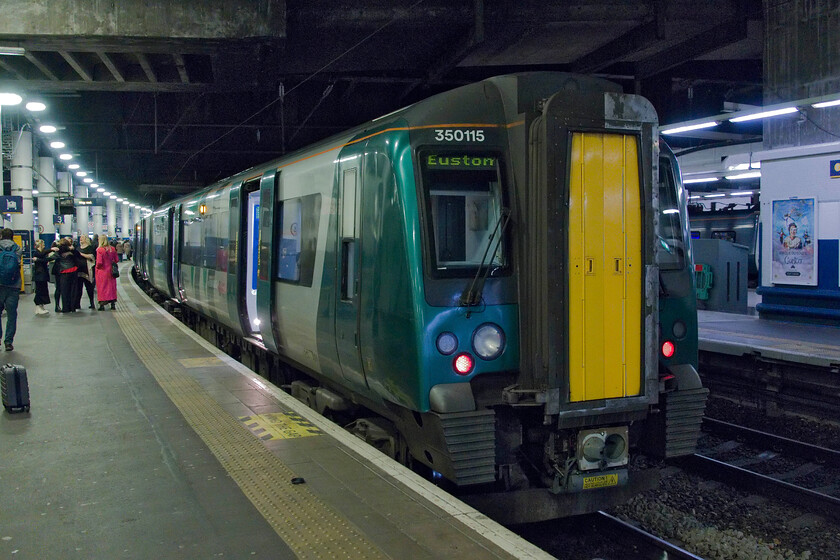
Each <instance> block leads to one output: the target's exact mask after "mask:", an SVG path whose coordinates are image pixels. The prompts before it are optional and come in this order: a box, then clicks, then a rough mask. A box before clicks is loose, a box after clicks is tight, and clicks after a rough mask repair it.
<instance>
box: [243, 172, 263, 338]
mask: <svg viewBox="0 0 840 560" xmlns="http://www.w3.org/2000/svg"><path fill="white" fill-rule="evenodd" d="M246 186H247V185H246ZM244 239H245V243H246V244H245V247H243V252H244V255H240V258H242V257H244V258H245V285H244V289H245V312H246V314H247V318H246V322H247V323H248V329H249V330H248V331H247V332H248V333H252V334H255V335H257V336H259V334H258V333H259V332H260V320H259V318H258V316H257V270H258V267H257V263H258V262H259V242H260V192H259V191H258V190H257V191H254V192H250V193H248V208H247V219H246V221H245V236H244Z"/></svg>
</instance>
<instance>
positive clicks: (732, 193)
mask: <svg viewBox="0 0 840 560" xmlns="http://www.w3.org/2000/svg"><path fill="white" fill-rule="evenodd" d="M752 193H753V192H752V191H741V192H731V193H729V196H750V195H751V194H752Z"/></svg>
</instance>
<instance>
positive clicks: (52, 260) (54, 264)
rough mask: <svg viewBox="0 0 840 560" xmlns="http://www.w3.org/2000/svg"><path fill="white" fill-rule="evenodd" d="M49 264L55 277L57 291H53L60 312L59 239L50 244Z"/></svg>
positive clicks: (56, 307) (56, 308)
mask: <svg viewBox="0 0 840 560" xmlns="http://www.w3.org/2000/svg"><path fill="white" fill-rule="evenodd" d="M47 266H48V267H49V270H50V274H52V275H53V277H54V278H53V282H54V283H55V292H54V293H53V299H54V300H55V312H56V313H58V311H59V302H60V301H61V299H60V298H61V291H60V290H59V285H58V241H53V242H52V245H51V246H50V252H49V254H48V255H47Z"/></svg>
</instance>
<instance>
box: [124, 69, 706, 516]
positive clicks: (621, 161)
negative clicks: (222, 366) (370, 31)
mask: <svg viewBox="0 0 840 560" xmlns="http://www.w3.org/2000/svg"><path fill="white" fill-rule="evenodd" d="M136 235H137V237H136V240H135V247H136V249H137V251H136V261H135V262H136V264H135V274H136V276H137V277H138V278H140V279H142V280H144V281H145V282H147V283H148V284H150V285H151V286H153V287H154V289H156V290H157V291H158V292H160V293H161V294H163V296H164V297H165V298H166V299H167V301H168V302H169V303H168V304H169V305H174V306H176V307H178V308H179V309H180V313H181V314H182V316H183V320H184V321H185V322H186V323H187V324H189V325H190V326H192V327H193V328H194V329H195V330H196V331H197V332H199V333H200V334H202V335H203V336H205V337H207V338H209V339H210V340H211V341H212V342H214V343H215V344H216V345H218V346H219V347H221V348H223V349H225V350H226V351H227V352H228V353H230V354H231V355H233V356H235V357H237V358H239V359H241V360H242V361H243V362H244V363H246V364H247V365H249V366H251V367H252V368H253V369H254V370H255V371H258V372H259V373H261V374H262V375H264V376H265V377H267V378H268V379H269V380H271V381H272V382H274V383H275V384H277V385H280V386H283V387H284V388H287V389H288V390H289V391H290V392H291V394H292V395H294V396H295V397H296V398H298V399H300V400H302V401H304V402H306V403H307V404H309V405H310V406H312V407H313V408H315V409H316V410H318V411H319V412H321V413H322V414H325V415H328V416H332V417H335V418H337V419H340V420H341V421H342V422H343V423H345V424H346V425H347V426H348V429H350V430H352V431H353V432H354V433H355V434H357V435H358V436H359V437H361V438H363V439H365V440H367V441H369V442H370V443H372V444H373V445H375V446H377V447H378V448H380V449H381V450H383V451H384V452H386V453H388V454H390V455H391V456H392V457H394V458H396V459H397V460H400V461H402V462H404V463H406V464H409V465H413V466H415V467H418V468H421V469H426V471H427V472H428V473H430V474H431V475H433V476H434V477H437V478H440V479H444V480H445V481H446V484H448V485H449V486H450V487H452V488H455V489H457V490H458V491H459V493H462V494H463V495H465V499H467V500H468V501H470V502H471V503H473V504H475V505H477V507H479V509H482V510H484V511H486V512H488V513H489V514H490V515H493V516H494V517H496V518H497V519H500V520H501V521H503V522H510V523H516V522H525V521H535V520H539V519H547V518H553V517H559V516H564V515H570V514H577V513H582V512H585V511H592V510H593V509H598V508H602V507H607V506H608V505H610V503H614V502H616V501H620V500H624V499H626V498H627V497H628V496H629V495H630V494H631V493H632V492H635V491H638V490H639V488H640V487H641V486H640V485H641V482H640V481H642V480H645V475H644V474H643V473H642V472H641V471H637V470H634V468H633V467H634V461H633V458H634V457H635V456H636V455H637V454H638V453H644V454H647V455H653V456H657V457H665V458H668V457H675V456H679V455H684V454H688V453H692V452H693V451H694V446H695V443H696V439H697V437H698V435H699V426H700V420H701V417H702V413H703V407H704V404H705V398H706V393H707V391H706V390H705V389H704V388H703V387H702V386H701V384H700V381H699V377H698V376H697V372H696V360H697V323H696V311H695V308H694V290H693V274H692V263H691V255H690V249H689V232H688V221H687V210H686V197H685V192H684V191H683V189H682V186H681V183H680V178H679V171H678V169H677V167H676V160H675V159H674V158H673V156H672V155H670V153H669V151H668V150H667V148H663V149H660V144H659V141H658V138H657V119H656V114H655V112H654V110H653V108H652V107H651V105H650V104H649V103H648V102H647V101H646V100H645V99H643V98H641V97H638V96H634V95H625V94H623V93H622V92H621V89H620V87H618V86H616V85H614V84H612V83H610V82H607V81H604V80H599V79H594V78H588V77H582V76H575V75H570V74H561V73H526V74H517V75H509V76H500V77H496V78H491V79H488V80H485V81H482V82H479V83H475V84H471V85H467V86H463V87H460V88H457V89H454V90H452V91H449V92H447V93H443V94H440V95H437V96H434V97H431V98H429V99H427V100H425V101H421V102H418V103H416V104H414V105H412V106H409V107H407V108H405V109H402V110H399V111H397V112H394V113H392V114H389V115H386V116H384V117H381V118H379V119H376V120H374V121H371V122H369V123H366V124H364V125H361V126H359V127H357V128H354V129H352V130H350V131H348V132H346V133H344V134H341V135H337V136H334V137H331V138H328V139H326V140H324V141H322V142H320V143H318V144H316V145H313V146H311V147H308V148H306V149H303V150H300V151H297V152H294V153H290V154H288V155H286V156H284V157H282V158H280V159H278V160H275V161H272V162H269V163H267V164H265V165H262V166H258V167H255V168H252V169H249V170H247V171H243V172H241V173H239V174H237V175H234V176H232V177H230V178H228V179H225V180H222V181H219V182H217V183H216V184H213V185H211V186H209V187H207V188H205V189H203V190H201V191H199V192H196V193H194V194H192V195H189V196H185V197H182V198H179V199H177V200H174V201H172V202H170V203H169V204H166V205H165V206H162V207H160V208H157V209H156V210H154V212H153V213H152V214H151V215H149V216H148V217H146V218H145V219H144V220H143V221H142V222H141V223H140V224H138V226H137V234H136Z"/></svg>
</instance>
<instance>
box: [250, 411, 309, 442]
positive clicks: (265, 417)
mask: <svg viewBox="0 0 840 560" xmlns="http://www.w3.org/2000/svg"><path fill="white" fill-rule="evenodd" d="M239 421H240V422H242V423H243V424H245V427H246V428H248V429H249V430H251V433H253V434H254V435H255V436H257V437H258V438H260V439H261V440H262V441H268V440H272V439H295V438H302V437H311V436H320V435H323V433H324V432H322V431H321V430H319V429H318V427H317V426H315V425H314V424H312V423H311V422H310V421H308V420H307V419H306V418H304V417H303V416H301V415H300V414H297V413H294V412H272V413H269V414H255V415H253V416H240V417H239Z"/></svg>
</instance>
